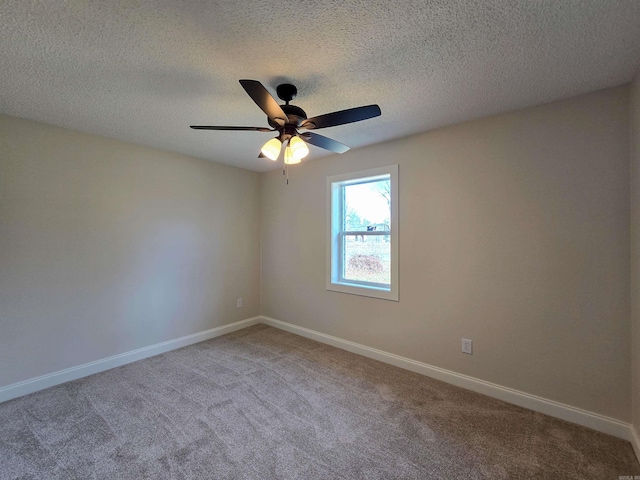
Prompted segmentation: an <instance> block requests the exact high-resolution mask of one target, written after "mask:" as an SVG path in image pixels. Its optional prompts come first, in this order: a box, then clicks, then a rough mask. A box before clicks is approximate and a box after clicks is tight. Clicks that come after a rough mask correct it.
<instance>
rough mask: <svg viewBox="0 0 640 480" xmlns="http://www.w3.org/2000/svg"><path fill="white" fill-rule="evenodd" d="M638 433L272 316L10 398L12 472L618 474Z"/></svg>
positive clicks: (630, 471)
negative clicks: (464, 383) (288, 328)
mask: <svg viewBox="0 0 640 480" xmlns="http://www.w3.org/2000/svg"><path fill="white" fill-rule="evenodd" d="M634 474H635V475H640V464H638V462H637V461H636V459H635V457H634V454H633V450H632V448H631V445H630V444H629V443H628V442H625V441H622V440H619V439H617V438H614V437H610V436H607V435H604V434H601V433H598V432H595V431H593V430H589V429H586V428H583V427H579V426H576V425H573V424H570V423H566V422H563V421H560V420H556V419H553V418H550V417H547V416H544V415H542V414H539V413H535V412H532V411H529V410H525V409H523V408H519V407H515V406H512V405H509V404H506V403H503V402H500V401H498V400H494V399H491V398H489V397H485V396H482V395H479V394H476V393H473V392H469V391H466V390H463V389H460V388H457V387H454V386H451V385H448V384H445V383H442V382H439V381H436V380H432V379H430V378H427V377H423V376H420V375H417V374H414V373H411V372H407V371H404V370H401V369H399V368H396V367H392V366H389V365H385V364H383V363H379V362H376V361H373V360H369V359H367V358H364V357H360V356H358V355H354V354H351V353H348V352H344V351H342V350H339V349H336V348H333V347H329V346H327V345H323V344H320V343H316V342H313V341H311V340H307V339H305V338H302V337H298V336H296V335H292V334H290V333H286V332H283V331H280V330H277V329H274V328H271V327H267V326H265V325H257V326H254V327H251V328H248V329H245V330H241V331H238V332H236V333H233V334H230V335H227V336H225V337H220V338H217V339H214V340H210V341H207V342H202V343H199V344H196V345H192V346H190V347H186V348H183V349H180V350H175V351H173V352H169V353H167V354H164V355H160V356H157V357H153V358H149V359H147V360H142V361H139V362H136V363H133V364H130V365H126V366H124V367H120V368H116V369H113V370H110V371H107V372H104V373H100V374H97V375H93V376H91V377H86V378H83V379H81V380H76V381H74V382H70V383H67V384H64V385H60V386H57V387H53V388H50V389H47V390H44V391H41V392H37V393H34V394H32V395H29V396H26V397H22V398H18V399H15V400H12V401H9V402H5V403H3V404H0V478H1V479H2V480H5V479H18V478H19V479H27V478H29V479H31V478H39V479H44V478H47V479H49V478H54V479H64V480H68V479H76V478H77V479H94V478H95V479H125V478H127V479H129V478H130V479H143V478H149V479H165V478H175V479H227V478H228V479H245V478H246V479H270V478H282V479H294V478H295V479H305V480H309V479H316V478H317V479H333V478H339V479H348V480H352V479H368V480H369V479H376V478H384V479H391V478H399V479H400V478H401V479H412V478H415V479H430V478H439V479H458V478H460V479H474V478H488V479H500V478H509V479H516V478H524V479H531V478H535V479H543V478H557V479H574V478H575V479H578V478H579V479H618V477H619V476H621V475H634Z"/></svg>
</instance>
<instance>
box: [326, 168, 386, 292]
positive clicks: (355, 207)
mask: <svg viewBox="0 0 640 480" xmlns="http://www.w3.org/2000/svg"><path fill="white" fill-rule="evenodd" d="M327 236H328V241H327V290H333V291H336V292H343V293H352V294H355V295H365V296H368V297H376V298H383V299H386V300H395V301H397V300H398V166H397V165H391V166H388V167H381V168H374V169H371V170H365V171H362V172H354V173H348V174H344V175H336V176H333V177H328V178H327Z"/></svg>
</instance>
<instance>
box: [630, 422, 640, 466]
mask: <svg viewBox="0 0 640 480" xmlns="http://www.w3.org/2000/svg"><path fill="white" fill-rule="evenodd" d="M631 446H632V447H633V451H634V452H636V457H637V458H638V462H640V434H638V429H637V428H636V427H634V426H633V425H632V426H631Z"/></svg>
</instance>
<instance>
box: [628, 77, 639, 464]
mask: <svg viewBox="0 0 640 480" xmlns="http://www.w3.org/2000/svg"><path fill="white" fill-rule="evenodd" d="M630 105H631V112H630V113H631V329H632V353H633V358H632V359H631V360H632V363H631V375H632V402H633V425H634V428H635V430H636V435H637V436H638V439H640V73H639V74H638V75H636V78H635V80H634V81H633V83H632V84H631V101H630ZM638 447H640V445H638ZM638 453H639V455H640V452H638ZM639 459H640V458H639Z"/></svg>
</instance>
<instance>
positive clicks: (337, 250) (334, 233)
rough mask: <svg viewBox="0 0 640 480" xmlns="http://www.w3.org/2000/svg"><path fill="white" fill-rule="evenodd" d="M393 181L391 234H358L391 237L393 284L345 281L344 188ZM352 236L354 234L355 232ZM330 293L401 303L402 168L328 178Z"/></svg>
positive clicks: (384, 232) (387, 167) (365, 171)
mask: <svg viewBox="0 0 640 480" xmlns="http://www.w3.org/2000/svg"><path fill="white" fill-rule="evenodd" d="M386 176H388V177H389V181H390V185H391V212H390V214H391V219H390V230H391V231H390V232H386V231H370V232H360V231H359V232H358V235H360V234H364V235H368V236H371V235H388V234H389V235H390V242H391V245H390V250H391V283H390V285H389V286H386V285H381V284H376V283H370V282H362V281H353V280H345V279H344V278H342V265H341V261H340V258H341V255H343V252H342V239H343V238H344V236H345V235H346V234H349V233H350V232H347V231H346V230H345V229H344V225H343V223H344V210H343V209H344V188H343V187H345V186H348V185H357V184H359V183H367V182H371V181H375V180H376V179H382V178H385V177H386ZM351 233H352V234H353V233H354V232H351ZM326 269H327V273H326V287H327V290H331V291H334V292H341V293H349V294H352V295H363V296H366V297H374V298H380V299H384V300H394V301H396V302H397V301H398V165H389V166H386V167H380V168H372V169H369V170H362V171H359V172H351V173H345V174H342V175H333V176H330V177H327V265H326Z"/></svg>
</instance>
